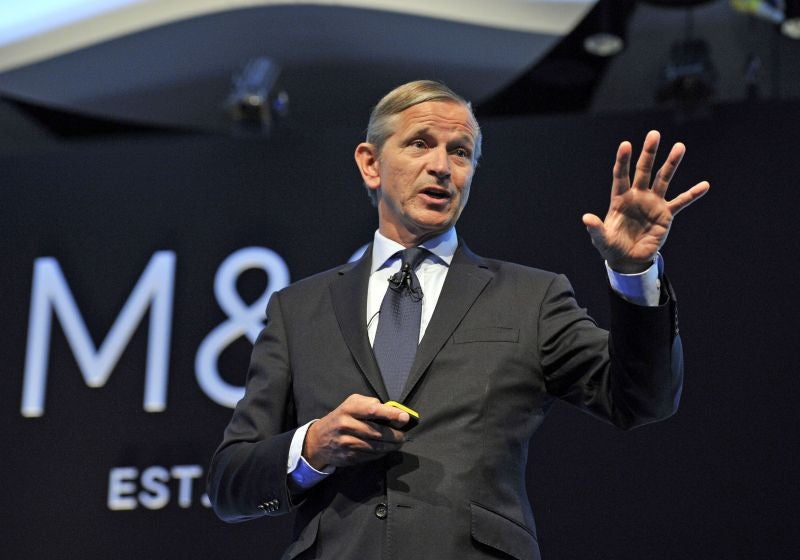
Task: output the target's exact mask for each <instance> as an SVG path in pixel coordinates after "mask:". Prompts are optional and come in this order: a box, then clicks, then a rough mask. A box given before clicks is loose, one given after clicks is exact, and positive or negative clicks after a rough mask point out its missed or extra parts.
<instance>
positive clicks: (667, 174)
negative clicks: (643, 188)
mask: <svg viewBox="0 0 800 560" xmlns="http://www.w3.org/2000/svg"><path fill="white" fill-rule="evenodd" d="M685 153H686V146H684V145H683V143H681V142H677V143H676V144H675V145H674V146H672V149H671V150H670V152H669V155H668V156H667V161H665V162H664V165H662V166H661V169H659V170H658V173H656V178H655V180H654V181H653V192H654V193H656V194H657V195H659V196H661V197H663V196H665V195H666V193H667V189H668V188H669V183H670V181H672V178H673V177H674V176H675V172H676V171H677V170H678V166H679V165H680V164H681V160H682V159H683V156H684V154H685Z"/></svg>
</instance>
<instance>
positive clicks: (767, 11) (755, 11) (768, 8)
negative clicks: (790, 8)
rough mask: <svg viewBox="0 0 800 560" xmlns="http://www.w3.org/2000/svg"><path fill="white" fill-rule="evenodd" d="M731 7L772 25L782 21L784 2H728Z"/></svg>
mask: <svg viewBox="0 0 800 560" xmlns="http://www.w3.org/2000/svg"><path fill="white" fill-rule="evenodd" d="M730 2H731V7H732V8H733V9H734V10H736V11H739V12H744V13H746V14H752V15H754V16H756V17H759V18H761V19H765V20H767V21H771V22H772V23H781V22H782V21H783V19H784V0H730Z"/></svg>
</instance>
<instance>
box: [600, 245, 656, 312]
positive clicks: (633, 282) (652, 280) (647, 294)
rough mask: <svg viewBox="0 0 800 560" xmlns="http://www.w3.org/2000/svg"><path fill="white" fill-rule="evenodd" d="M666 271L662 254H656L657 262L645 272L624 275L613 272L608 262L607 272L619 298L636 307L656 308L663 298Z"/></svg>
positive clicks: (612, 287)
mask: <svg viewBox="0 0 800 560" xmlns="http://www.w3.org/2000/svg"><path fill="white" fill-rule="evenodd" d="M663 270H664V259H663V258H662V257H661V253H657V254H656V260H655V261H654V262H653V264H652V265H651V266H650V268H648V269H647V270H645V271H644V272H639V273H637V274H622V273H621V272H616V271H614V270H611V267H610V266H608V262H606V272H607V273H608V281H609V282H610V283H611V289H612V290H614V291H615V292H617V294H619V296H620V297H621V298H622V299H624V300H626V301H629V302H631V303H635V304H636V305H643V306H647V307H655V306H657V305H658V301H659V299H660V297H661V273H662V272H663Z"/></svg>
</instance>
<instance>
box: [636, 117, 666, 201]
mask: <svg viewBox="0 0 800 560" xmlns="http://www.w3.org/2000/svg"><path fill="white" fill-rule="evenodd" d="M660 140H661V134H659V132H658V131H657V130H651V131H650V132H648V133H647V136H645V138H644V145H643V146H642V153H641V154H639V159H638V160H637V161H636V173H634V175H633V188H634V189H638V190H648V189H649V188H650V174H651V173H652V171H653V165H654V164H655V161H656V152H658V143H659V141H660Z"/></svg>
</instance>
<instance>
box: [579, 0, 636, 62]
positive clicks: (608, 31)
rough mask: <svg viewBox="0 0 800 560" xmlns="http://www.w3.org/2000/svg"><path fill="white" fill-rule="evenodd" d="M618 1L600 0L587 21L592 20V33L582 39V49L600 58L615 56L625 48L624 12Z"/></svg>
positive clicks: (625, 10) (625, 9)
mask: <svg viewBox="0 0 800 560" xmlns="http://www.w3.org/2000/svg"><path fill="white" fill-rule="evenodd" d="M628 11H630V10H629V9H628V8H626V7H625V6H624V2H620V1H619V0H601V1H600V2H598V3H597V6H595V8H594V10H593V11H592V13H591V14H590V15H589V16H588V18H587V19H589V20H593V23H594V25H593V27H594V28H595V29H596V30H595V31H594V32H593V33H591V34H589V35H587V36H586V37H585V38H584V39H583V48H584V50H585V51H586V52H588V53H589V54H593V55H595V56H600V57H609V56H615V55H617V54H619V53H620V52H622V49H624V48H625V23H626V19H627V18H626V12H628Z"/></svg>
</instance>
